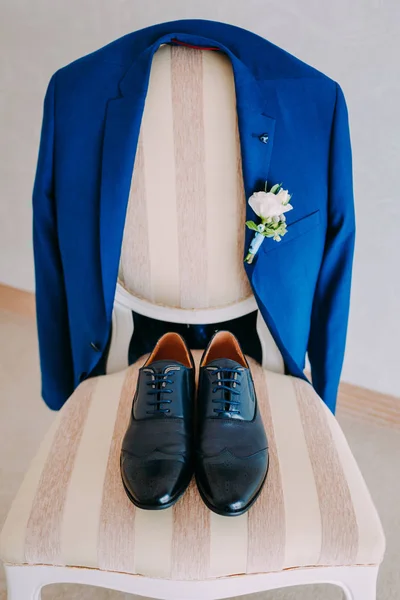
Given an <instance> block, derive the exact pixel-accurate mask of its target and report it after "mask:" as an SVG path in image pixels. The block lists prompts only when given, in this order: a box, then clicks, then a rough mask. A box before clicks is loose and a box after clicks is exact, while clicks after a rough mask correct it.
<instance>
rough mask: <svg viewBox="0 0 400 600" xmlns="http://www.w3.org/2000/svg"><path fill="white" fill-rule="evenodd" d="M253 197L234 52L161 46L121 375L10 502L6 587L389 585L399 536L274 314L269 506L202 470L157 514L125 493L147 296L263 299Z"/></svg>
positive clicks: (155, 590)
mask: <svg viewBox="0 0 400 600" xmlns="http://www.w3.org/2000/svg"><path fill="white" fill-rule="evenodd" d="M217 200H218V202H217ZM244 203H245V199H244V193H243V188H242V179H241V169H240V151H239V142H238V135H237V124H236V112H235V95H234V87H233V79H232V70H231V67H230V63H229V61H228V60H227V59H226V57H224V56H223V55H221V54H220V53H216V52H213V51H206V50H204V51H200V50H194V49H188V48H182V47H172V48H171V47H170V46H163V47H161V48H160V49H159V50H158V51H157V53H156V54H155V57H154V59H153V65H152V70H151V78H150V86H149V93H148V97H147V100H146V106H145V109H144V115H143V121H142V127H141V133H140V139H139V145H138V151H137V155H136V158H135V167H134V170H133V177H132V185H131V193H130V199H129V204H128V211H127V217H126V225H125V232H124V239H123V247H122V253H121V262H120V274H119V283H118V286H117V291H116V296H115V305H114V313H113V327H112V337H111V345H110V350H109V355H108V361H107V374H106V375H104V376H99V377H92V378H90V379H87V380H86V381H84V382H82V383H81V384H80V385H79V387H78V388H77V389H76V390H75V392H74V393H73V395H72V396H71V398H70V399H69V400H68V401H67V403H66V404H65V405H64V407H63V408H62V409H61V411H60V412H59V413H58V414H57V416H56V418H55V420H54V422H53V424H52V427H51V429H50V430H49V432H48V433H47V435H46V437H45V438H44V440H43V441H42V444H41V446H40V448H39V451H38V454H37V455H36V457H35V458H34V460H33V462H32V464H31V466H30V468H29V470H28V472H27V474H26V476H25V479H24V481H23V483H22V486H21V488H20V490H19V492H18V494H17V497H16V498H15V500H14V502H13V504H12V507H11V509H10V512H9V514H8V517H7V519H6V522H5V525H4V528H3V531H2V534H1V540H0V555H1V557H2V559H3V561H4V563H5V569H6V576H7V581H8V594H9V600H22V599H23V598H27V599H32V600H33V599H39V598H40V590H41V588H42V587H43V586H45V585H48V584H50V583H57V582H74V583H82V584H90V585H95V586H100V587H107V588H112V589H115V590H121V591H125V592H131V593H134V594H138V595H142V596H149V597H152V598H164V599H171V600H172V599H174V600H180V599H182V600H183V599H185V600H187V599H192V600H197V599H198V600H200V599H201V600H206V599H210V600H211V599H217V598H224V597H229V596H233V595H235V596H238V595H242V594H249V593H252V592H256V591H262V590H271V589H275V588H279V587H286V586H292V585H299V584H308V583H319V582H328V583H333V584H336V585H338V586H340V587H342V588H343V590H344V591H345V594H346V597H347V598H348V599H353V600H374V599H375V598H376V577H377V573H378V568H379V565H380V563H381V561H382V559H383V555H384V547H385V541H384V535H383V531H382V527H381V524H380V521H379V517H378V515H377V512H376V510H375V507H374V505H373V502H372V500H371V497H370V494H369V492H368V489H367V487H366V484H365V482H364V480H363V477H362V475H361V473H360V471H359V469H358V467H357V464H356V462H355V460H354V457H353V456H352V453H351V451H350V449H349V447H348V444H347V442H346V440H345V437H344V435H343V433H342V431H341V429H340V427H339V425H338V423H337V421H336V420H335V418H334V416H333V415H332V414H331V413H330V411H329V410H328V409H327V407H326V406H325V405H324V404H323V402H322V401H321V400H320V398H319V397H318V396H317V394H316V393H315V391H314V390H313V388H312V387H311V385H310V384H309V383H307V382H306V381H303V380H300V379H295V378H293V377H291V376H287V375H285V374H284V373H283V361H282V358H281V356H280V354H279V351H278V349H277V347H276V345H275V344H274V342H273V339H272V337H271V335H270V333H269V331H268V329H267V327H266V325H265V323H264V322H263V321H262V319H261V318H260V316H259V315H258V316H257V331H258V334H259V338H260V342H261V348H262V364H259V363H258V362H256V361H255V360H253V359H251V358H249V363H250V367H251V370H252V374H253V377H254V381H255V386H256V390H257V395H258V398H259V404H260V410H261V412H262V416H263V419H264V423H265V427H266V431H267V434H268V438H269V444H270V468H269V473H268V477H267V481H266V484H265V486H264V488H263V491H262V493H261V495H260V497H259V499H258V500H257V502H256V503H255V505H254V506H253V507H252V508H251V509H250V511H249V512H248V513H246V514H245V515H242V516H240V517H235V518H226V517H220V516H218V515H216V514H214V513H212V512H211V511H209V510H208V509H207V508H206V507H205V506H204V504H203V503H202V501H201V499H200V497H199V495H198V492H197V490H196V487H195V485H194V483H193V482H192V484H191V485H190V487H189V489H188V491H187V492H186V493H185V495H184V496H183V498H181V499H180V500H179V502H178V503H177V504H176V505H175V506H174V507H172V508H171V509H167V510H164V511H157V512H149V511H143V510H140V509H137V508H135V507H134V506H133V505H132V504H131V503H130V502H129V500H128V499H127V497H126V495H125V492H124V490H123V487H122V483H121V480H120V474H119V452H120V445H121V440H122V436H123V434H124V431H125V428H126V425H127V422H128V418H129V411H130V407H131V403H132V397H133V393H134V390H135V386H136V379H137V374H138V369H139V367H140V366H141V364H143V359H139V360H138V361H136V362H135V363H134V364H132V365H129V364H128V362H129V361H128V350H129V345H130V343H131V338H132V333H133V331H134V327H135V324H134V318H133V317H132V314H133V313H132V311H134V314H135V313H138V314H141V315H147V316H150V317H153V318H157V319H161V320H164V321H166V322H171V323H201V324H204V323H218V322H220V321H224V320H229V319H235V318H238V317H241V316H243V315H246V314H247V313H249V312H251V311H255V310H256V308H257V307H256V303H255V300H254V298H253V297H252V294H251V289H250V287H249V285H248V282H247V281H246V278H245V274H244V270H243V264H242V260H243V223H244ZM221 222H222V223H224V227H223V228H222V229H221V227H220V224H221ZM160 223H161V224H162V227H159V226H158V225H159V224H160ZM166 242H167V243H166ZM271 256H272V255H271ZM166 265H167V266H168V268H167V267H166ZM194 354H195V360H196V362H197V364H198V363H199V359H200V351H195V353H194Z"/></svg>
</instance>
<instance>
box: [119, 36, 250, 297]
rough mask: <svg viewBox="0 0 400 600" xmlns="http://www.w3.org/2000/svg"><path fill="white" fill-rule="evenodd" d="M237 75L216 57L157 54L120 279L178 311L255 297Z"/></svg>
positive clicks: (183, 51)
mask: <svg viewBox="0 0 400 600" xmlns="http://www.w3.org/2000/svg"><path fill="white" fill-rule="evenodd" d="M245 208H246V201H245V196H244V189H243V176H242V165H241V152H240V145H239V133H238V125H237V114H236V96H235V89H234V80H233V71H232V66H231V63H230V61H229V59H228V58H227V57H226V55H224V54H222V53H220V52H213V51H206V50H205V51H201V50H192V49H190V48H184V47H171V46H168V45H164V46H162V47H161V48H160V49H159V50H158V51H157V52H156V53H155V55H154V59H153V63H152V68H151V72H150V83H149V88H148V94H147V98H146V103H145V108H144V112H143V119H142V124H141V130H140V136H139V143H138V148H137V153H136V158H135V165H134V169H133V174H132V183H131V189H130V197H129V202H128V209H127V214H126V222H125V230H124V236H123V244H122V252H121V259H120V269H119V281H120V283H121V285H123V286H124V287H125V288H126V289H127V290H128V291H130V292H131V293H132V294H133V295H135V296H139V297H141V298H144V299H146V300H150V301H152V302H155V303H157V304H165V305H167V306H172V307H178V308H189V309H190V308H197V309H198V308H211V307H217V306H225V305H229V304H232V303H235V302H237V301H239V300H243V299H245V298H248V297H249V296H251V290H250V285H249V282H248V280H247V277H246V274H245V270H244V267H243V245H244V230H245V226H244V223H245Z"/></svg>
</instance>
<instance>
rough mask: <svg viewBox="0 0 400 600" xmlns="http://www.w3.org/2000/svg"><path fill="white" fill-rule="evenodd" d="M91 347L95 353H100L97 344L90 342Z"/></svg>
mask: <svg viewBox="0 0 400 600" xmlns="http://www.w3.org/2000/svg"><path fill="white" fill-rule="evenodd" d="M90 347H91V348H92V349H93V350H94V351H95V352H100V348H99V346H98V345H97V344H95V343H94V342H90Z"/></svg>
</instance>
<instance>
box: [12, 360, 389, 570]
mask: <svg viewBox="0 0 400 600" xmlns="http://www.w3.org/2000/svg"><path fill="white" fill-rule="evenodd" d="M195 356H196V361H197V364H198V362H199V353H198V352H197V353H195ZM249 362H250V364H251V369H252V373H253V377H254V380H255V385H256V389H257V395H258V398H259V403H260V410H261V412H262V415H263V419H264V423H265V427H266V430H267V433H268V437H269V443H270V461H271V462H270V470H269V473H268V477H267V481H266V484H265V486H264V488H263V491H262V494H261V496H260V497H259V499H258V500H257V502H256V503H255V505H254V506H253V507H252V508H251V509H250V511H249V512H248V513H247V514H245V515H243V516H241V517H235V518H226V517H225V518H224V517H220V516H217V515H215V514H214V513H212V512H210V511H209V510H208V509H207V508H206V507H205V506H204V504H203V503H202V501H201V499H200V497H199V495H198V492H197V489H196V487H195V485H194V484H193V483H192V485H191V486H190V488H189V490H188V491H187V492H186V494H185V495H184V496H183V498H182V499H181V500H179V502H178V503H177V504H176V505H175V506H174V507H173V508H171V509H168V510H164V511H159V512H148V511H142V510H139V509H136V508H135V507H134V506H133V505H132V504H131V503H130V502H129V501H128V499H127V497H126V495H125V493H124V490H123V488H122V483H121V480H120V474H119V453H120V446H121V438H122V436H123V433H124V431H125V428H126V426H127V423H128V418H129V412H130V408H131V402H132V396H133V393H134V389H135V386H136V379H137V374H138V368H139V366H140V365H141V364H143V360H141V361H139V363H136V364H134V365H132V366H131V367H129V368H128V369H126V370H125V371H121V372H119V373H116V374H113V375H107V376H102V377H98V378H93V379H89V380H87V381H85V382H83V383H82V384H81V385H80V386H79V388H77V390H76V391H75V393H74V394H73V396H72V397H71V398H70V399H69V401H68V402H67V403H66V405H65V406H64V407H63V409H62V410H61V412H60V413H58V415H57V416H56V418H55V421H54V423H53V426H52V428H51V430H50V431H49V432H48V435H47V436H46V438H45V439H44V440H43V443H42V445H41V447H40V450H39V453H38V455H37V456H36V457H35V458H34V460H33V462H32V465H31V467H30V469H29V471H28V473H27V475H26V477H25V480H24V482H23V484H22V487H21V489H20V491H19V493H18V495H17V497H16V499H15V501H14V503H13V505H12V508H11V511H10V513H9V515H8V518H7V520H6V523H5V526H4V529H3V532H2V536H1V556H2V558H3V560H4V561H5V562H7V563H12V564H25V563H29V564H50V565H74V566H86V567H92V568H95V569H102V570H111V571H119V572H126V573H136V574H141V575H146V576H150V577H161V578H167V579H206V578H213V577H221V576H226V575H234V574H239V573H264V572H272V571H280V570H282V569H287V568H291V567H307V566H321V565H369V564H378V563H380V562H381V560H382V557H383V552H384V536H383V532H382V528H381V525H380V522H379V518H378V516H377V513H376V510H375V508H374V505H373V503H372V500H371V498H370V495H369V492H368V490H367V487H366V485H365V482H364V480H363V478H362V476H361V474H360V471H359V469H358V467H357V465H356V463H355V460H354V458H353V456H352V454H351V452H350V449H349V447H348V445H347V442H346V440H345V438H344V436H343V433H342V432H341V430H340V427H339V425H338V424H337V422H336V420H335V418H334V417H333V416H332V414H331V413H330V412H329V410H328V409H327V408H326V407H325V405H324V404H323V403H322V402H321V401H320V399H319V398H318V396H317V395H316V394H315V392H314V391H313V389H312V387H311V386H310V385H309V384H308V383H306V382H304V381H302V380H296V379H293V378H291V377H289V376H284V375H279V374H275V373H272V372H267V371H264V370H263V369H262V368H261V367H260V366H259V365H258V364H257V363H255V362H254V361H252V360H251V359H250V360H249Z"/></svg>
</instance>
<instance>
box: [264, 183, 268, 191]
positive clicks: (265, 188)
mask: <svg viewBox="0 0 400 600" xmlns="http://www.w3.org/2000/svg"><path fill="white" fill-rule="evenodd" d="M267 187H268V181H265V183H264V192H266V191H267Z"/></svg>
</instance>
